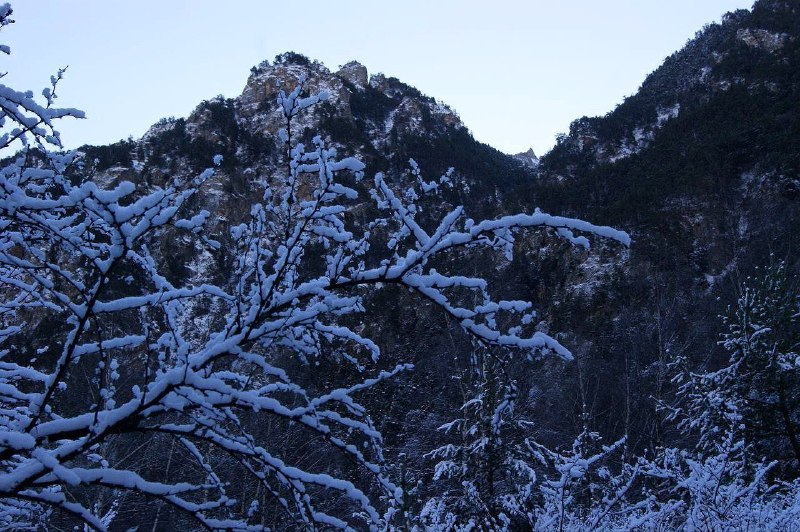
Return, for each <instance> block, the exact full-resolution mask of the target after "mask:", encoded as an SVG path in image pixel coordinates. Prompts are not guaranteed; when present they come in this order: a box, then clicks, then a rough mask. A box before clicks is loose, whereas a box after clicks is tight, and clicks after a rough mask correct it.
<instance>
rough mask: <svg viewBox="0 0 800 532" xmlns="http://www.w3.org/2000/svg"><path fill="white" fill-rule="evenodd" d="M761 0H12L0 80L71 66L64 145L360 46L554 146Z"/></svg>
mask: <svg viewBox="0 0 800 532" xmlns="http://www.w3.org/2000/svg"><path fill="white" fill-rule="evenodd" d="M751 4H752V0H703V1H698V0H672V1H670V2H668V3H665V2H657V1H654V0H648V1H642V0H610V1H605V2H597V1H590V0H576V1H572V2H552V1H550V2H544V1H529V2H522V1H518V2H511V1H503V0H499V1H495V2H477V1H474V2H473V1H452V0H445V1H438V2H430V1H429V0H428V1H423V0H411V1H404V2H391V3H389V2H362V1H340V2H324V1H321V0H312V1H306V2H303V3H290V2H286V3H278V2H272V1H262V2H255V1H248V2H245V1H231V2H225V3H220V2H211V1H206V0H191V1H190V0H181V1H177V0H175V1H170V2H165V1H163V0H161V1H153V0H141V1H137V2H117V1H113V2H112V1H108V0H83V1H81V2H65V1H58V0H37V1H30V0H28V1H25V2H15V3H12V6H13V8H14V19H15V20H16V21H17V22H16V24H14V25H12V26H11V27H8V28H5V29H4V30H3V32H2V36H0V42H2V43H5V44H8V45H10V46H11V48H12V55H11V57H5V58H3V62H4V64H3V65H2V67H0V70H2V71H8V72H9V74H8V76H7V77H6V78H5V79H4V83H6V84H8V85H10V86H13V87H15V88H26V89H31V90H33V91H34V92H35V93H37V94H38V93H40V92H41V89H42V88H43V87H45V86H46V84H47V82H48V79H49V76H50V75H51V74H52V73H54V72H55V71H56V70H57V69H58V67H61V66H65V65H69V70H68V72H67V75H66V78H65V80H64V81H63V83H62V85H61V86H60V87H59V94H60V99H59V104H60V105H61V106H66V107H77V108H80V109H83V110H84V111H86V114H87V117H88V118H87V120H83V121H77V122H75V121H73V122H71V123H69V124H62V125H61V127H60V129H61V131H62V136H63V138H64V140H65V144H66V145H67V146H68V147H76V146H78V145H81V144H85V143H91V144H105V143H110V142H114V141H116V140H119V139H120V138H125V137H127V136H129V135H132V136H133V137H139V136H141V135H142V134H143V133H144V132H145V131H146V130H147V128H148V127H149V126H150V125H152V124H153V123H154V122H156V121H157V120H158V119H159V118H162V117H165V116H176V117H177V116H186V115H187V114H188V113H189V112H191V110H192V109H193V108H194V107H195V106H196V105H197V104H198V103H199V102H200V101H201V100H204V99H208V98H211V97H213V96H215V95H217V94H223V95H224V96H226V97H235V96H237V95H239V94H240V93H241V90H242V88H243V87H244V84H245V81H246V79H247V76H248V75H249V73H250V67H251V66H253V65H256V64H258V63H260V62H261V61H262V60H264V59H270V60H271V59H272V58H273V57H274V56H275V55H277V54H280V53H282V52H285V51H289V50H292V51H295V52H299V53H302V54H304V55H307V56H309V57H310V58H312V59H317V60H319V61H321V62H323V63H324V64H325V65H327V66H328V68H330V69H331V70H337V69H338V67H339V65H342V64H344V63H346V62H348V61H350V60H352V59H356V60H358V61H359V62H361V63H362V64H364V65H365V66H366V67H367V69H368V70H369V72H370V73H376V72H383V73H385V74H387V75H390V76H395V77H397V78H399V79H400V80H402V81H404V82H406V83H408V84H411V85H414V86H415V87H417V88H418V89H420V90H421V91H422V92H423V93H425V94H428V95H430V96H433V97H435V98H436V99H438V100H442V101H444V102H446V103H448V104H449V105H450V106H451V107H453V108H454V109H455V110H456V111H457V112H458V113H459V114H460V116H461V118H462V120H463V121H464V123H465V124H466V125H467V127H469V128H470V130H471V131H472V132H473V134H474V135H475V137H476V138H477V139H478V140H480V141H482V142H486V143H488V144H491V145H492V146H494V147H496V148H498V149H500V150H502V151H504V152H507V153H514V152H519V151H524V150H526V149H528V148H529V147H533V149H534V150H535V151H536V153H537V154H540V155H541V154H542V153H544V152H546V151H547V150H548V149H549V148H550V147H552V145H553V143H554V141H555V136H556V134H558V133H559V132H563V131H566V130H567V129H568V127H569V123H570V122H571V121H572V120H574V119H575V118H578V117H580V116H583V115H589V116H593V115H601V114H605V113H606V112H608V111H610V110H611V109H613V108H614V106H615V105H616V104H617V103H619V102H620V101H622V99H623V98H624V97H625V96H627V95H630V94H632V93H634V92H635V91H636V89H637V88H638V87H639V85H640V84H641V82H642V80H643V79H644V78H645V76H646V75H647V74H648V73H649V72H651V71H652V70H654V69H655V68H656V67H658V65H659V64H660V63H661V62H662V61H663V60H664V58H665V57H666V56H668V55H669V54H671V53H672V52H674V51H676V50H678V49H679V48H681V47H682V46H683V45H684V44H685V43H686V41H687V40H688V39H689V38H691V37H692V36H694V34H695V32H696V31H698V30H700V29H701V28H702V27H703V25H704V24H706V23H710V22H714V21H719V20H720V19H721V16H722V14H723V13H725V12H727V11H732V10H735V9H740V8H749V7H750V6H751Z"/></svg>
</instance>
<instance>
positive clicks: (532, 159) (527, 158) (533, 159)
mask: <svg viewBox="0 0 800 532" xmlns="http://www.w3.org/2000/svg"><path fill="white" fill-rule="evenodd" d="M513 157H514V158H515V159H517V160H518V161H521V162H522V164H524V165H525V166H527V167H529V168H536V167H538V166H539V158H538V157H537V156H536V154H535V153H533V148H528V151H524V152H522V153H517V154H515V155H513Z"/></svg>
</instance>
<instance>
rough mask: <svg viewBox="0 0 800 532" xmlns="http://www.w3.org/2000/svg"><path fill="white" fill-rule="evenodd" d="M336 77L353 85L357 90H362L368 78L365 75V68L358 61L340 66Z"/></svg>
mask: <svg viewBox="0 0 800 532" xmlns="http://www.w3.org/2000/svg"><path fill="white" fill-rule="evenodd" d="M336 75H337V76H339V77H340V78H342V79H344V80H346V81H347V82H349V83H351V84H353V85H354V86H355V87H356V88H358V89H363V88H364V87H366V86H367V84H369V77H368V74H367V67H365V66H364V65H362V64H361V63H359V62H358V61H350V62H349V63H347V64H345V65H342V67H341V68H339V71H338V72H336Z"/></svg>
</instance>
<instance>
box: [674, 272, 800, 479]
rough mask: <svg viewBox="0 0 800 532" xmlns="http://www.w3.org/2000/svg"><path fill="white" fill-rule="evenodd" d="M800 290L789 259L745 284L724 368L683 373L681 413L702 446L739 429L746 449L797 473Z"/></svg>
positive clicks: (725, 342)
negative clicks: (788, 262)
mask: <svg viewBox="0 0 800 532" xmlns="http://www.w3.org/2000/svg"><path fill="white" fill-rule="evenodd" d="M798 318H800V293H798V291H797V288H796V284H795V282H794V280H793V279H792V278H791V277H790V276H789V274H788V272H787V271H786V264H785V263H784V262H783V261H778V262H775V263H774V264H773V265H771V266H770V267H769V268H767V269H766V270H765V271H764V272H763V273H762V274H761V275H760V276H759V277H757V278H748V279H747V280H746V281H745V282H744V283H742V285H741V286H740V288H739V298H738V300H737V302H736V305H735V307H733V308H732V309H730V311H729V314H728V316H726V317H725V318H724V320H725V324H726V325H727V331H726V332H725V333H724V334H723V336H722V339H721V340H720V345H722V347H723V348H724V349H725V351H726V352H727V353H728V356H729V358H728V360H727V363H726V364H725V365H724V366H723V367H722V368H720V369H718V370H716V371H711V372H705V373H692V372H689V371H688V370H686V369H685V368H684V370H683V371H681V372H679V374H678V375H677V376H676V381H677V382H678V383H679V384H680V394H679V395H680V399H681V407H680V408H679V409H677V410H675V411H674V413H673V418H676V419H680V420H681V424H682V426H683V427H684V428H685V429H686V430H687V431H689V432H696V433H697V436H698V438H699V448H700V450H707V449H709V448H712V449H713V448H714V447H715V446H716V445H718V443H719V441H720V438H723V437H726V435H727V434H737V435H738V438H741V439H742V440H743V441H744V442H745V444H744V445H743V446H742V447H741V452H742V453H746V454H747V455H748V456H750V457H752V458H753V459H755V460H756V461H758V460H760V459H761V458H762V457H766V458H768V459H769V460H775V459H777V460H780V461H782V463H783V469H785V472H787V473H790V476H796V475H797V471H798V463H800V364H799V362H800V360H799V359H798V346H800V327H799V326H800V321H799V320H798Z"/></svg>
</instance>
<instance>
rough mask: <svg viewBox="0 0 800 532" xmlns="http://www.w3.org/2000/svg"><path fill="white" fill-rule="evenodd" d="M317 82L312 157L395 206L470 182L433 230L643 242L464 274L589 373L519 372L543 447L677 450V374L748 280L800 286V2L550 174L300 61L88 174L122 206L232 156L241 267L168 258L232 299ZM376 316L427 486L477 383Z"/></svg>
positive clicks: (456, 356)
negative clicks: (300, 94)
mask: <svg viewBox="0 0 800 532" xmlns="http://www.w3.org/2000/svg"><path fill="white" fill-rule="evenodd" d="M299 79H303V80H304V83H305V88H306V89H307V90H308V91H311V92H314V91H319V90H324V91H327V92H328V93H329V94H330V98H329V99H328V101H326V102H325V103H324V104H321V105H318V106H316V107H315V110H314V111H313V113H312V114H310V115H308V116H307V117H304V118H303V119H302V120H303V121H302V123H301V128H300V129H299V130H297V129H295V131H297V133H296V135H298V138H299V140H300V141H301V142H304V143H306V144H310V143H311V142H313V137H314V136H315V135H320V136H321V137H322V138H323V139H325V140H326V141H327V142H328V143H329V144H330V145H332V146H335V147H337V149H338V151H339V153H340V155H357V156H359V157H360V158H361V159H362V160H363V161H364V162H365V163H366V165H367V171H368V172H385V173H386V175H387V178H388V180H389V182H391V183H393V184H395V185H397V186H398V188H399V187H401V186H402V185H403V184H406V183H408V182H409V180H411V179H414V176H413V174H412V172H411V168H412V166H411V165H410V164H409V160H410V159H413V160H414V161H416V163H417V164H418V165H419V168H420V169H421V171H422V173H423V175H425V176H427V177H428V178H431V177H437V176H439V175H441V174H443V173H445V172H448V169H449V168H453V171H452V176H453V180H454V182H455V183H456V185H457V186H456V187H455V188H454V189H453V190H451V191H449V192H445V193H443V196H442V203H443V205H438V206H437V205H430V206H426V208H429V209H430V211H429V212H433V213H436V212H438V210H441V209H442V208H443V207H448V206H452V205H464V206H465V208H466V210H467V212H468V213H469V215H470V216H474V217H475V218H478V217H496V216H499V215H502V214H506V213H510V212H518V211H526V212H532V211H533V210H534V208H536V207H540V208H541V209H542V210H544V211H545V212H549V213H552V214H556V215H565V216H575V217H579V218H582V219H586V220H589V221H591V222H594V223H598V224H604V225H606V224H607V225H612V226H615V227H618V228H620V229H623V230H625V231H628V232H629V233H630V234H631V236H632V237H633V245H632V246H631V248H630V250H625V251H620V250H619V248H618V247H614V246H610V245H605V244H603V243H598V244H597V245H596V246H594V248H593V249H592V250H591V251H588V252H587V251H580V250H578V251H576V250H574V249H572V246H570V245H569V244H566V243H564V242H563V241H562V240H560V239H556V238H549V237H548V236H547V235H540V236H537V237H532V238H531V240H530V241H529V242H528V246H527V247H526V249H523V250H520V252H519V253H516V254H515V256H514V259H513V260H511V261H506V262H500V263H496V262H492V261H490V260H488V259H484V258H483V257H477V258H473V259H469V262H467V259H464V263H463V264H459V266H460V267H462V268H465V269H468V270H470V271H476V272H480V273H481V275H482V276H484V277H487V278H489V279H490V280H493V281H496V282H499V283H500V286H501V287H502V288H501V291H503V292H504V293H502V294H500V295H507V296H509V297H513V296H514V295H515V294H520V293H522V294H525V298H530V299H533V300H534V301H536V303H537V305H538V307H537V311H538V315H537V320H538V328H539V329H540V330H542V331H545V332H548V333H549V334H552V335H554V336H555V337H556V338H557V339H559V341H561V342H562V343H564V344H565V345H567V346H569V348H570V349H571V350H572V351H573V353H574V354H575V355H576V360H575V361H574V362H573V363H571V364H563V363H561V362H557V361H554V360H549V359H545V360H542V361H533V362H530V361H518V362H515V363H514V364H513V365H512V367H511V368H510V376H511V377H513V379H514V382H515V383H517V385H518V388H519V390H523V391H524V393H525V395H524V398H523V399H522V400H520V411H521V414H520V415H521V417H526V418H527V419H531V420H533V422H534V423H535V424H534V425H533V428H531V429H530V430H531V432H532V433H535V435H536V438H537V439H538V440H539V441H543V442H545V443H547V444H552V445H563V444H565V443H567V442H571V441H572V439H573V437H574V435H575V434H577V433H580V432H581V430H582V427H583V425H584V423H589V424H590V425H591V427H592V429H593V430H597V431H598V432H600V433H602V434H604V435H605V436H606V437H607V438H608V439H611V438H616V437H619V436H621V435H623V434H624V435H627V436H628V438H629V439H628V441H627V444H626V445H627V447H626V452H630V453H636V452H643V451H644V450H646V449H650V450H652V449H655V448H659V447H661V446H664V445H667V444H671V443H674V442H675V441H677V440H679V439H680V438H681V436H680V435H679V434H678V433H677V430H676V429H675V428H674V426H673V425H670V424H669V423H667V421H666V420H665V415H664V413H663V411H661V410H659V408H658V406H659V403H658V401H668V400H669V399H670V398H671V397H672V396H674V393H675V389H674V386H672V385H671V383H670V379H671V375H672V372H673V371H674V363H675V362H676V361H678V360H679V358H678V357H679V356H681V357H686V359H687V360H688V361H689V363H690V364H692V366H693V367H696V368H705V367H710V368H713V367H715V365H718V363H719V362H721V361H722V359H723V357H724V353H723V350H722V348H721V347H720V346H719V345H718V343H717V341H718V339H719V334H720V332H721V331H722V330H723V322H722V321H721V320H720V319H719V315H721V314H724V313H725V312H726V308H727V306H728V305H729V304H731V303H733V302H734V301H735V299H736V290H737V287H738V283H739V282H740V280H741V279H743V278H745V277H746V276H748V275H750V274H752V273H754V272H756V271H757V267H763V266H766V265H769V264H770V263H771V262H775V261H777V260H778V259H785V260H786V261H787V263H788V268H789V270H790V271H792V272H797V271H798V268H799V267H800V263H798V260H797V255H796V252H795V250H796V249H797V248H798V246H800V231H798V230H797V229H798V228H800V205H799V204H798V201H799V200H800V105H798V103H797V102H800V5H798V3H797V2H796V1H781V0H759V1H758V2H756V3H755V5H754V6H753V8H752V10H749V11H747V10H741V11H737V12H734V13H729V14H728V15H726V16H725V17H724V18H723V20H722V22H721V23H720V24H712V25H709V26H707V27H705V28H704V29H703V30H702V31H700V32H698V34H697V35H696V36H695V38H694V39H692V40H690V41H689V42H688V43H687V44H686V46H685V47H684V48H683V49H681V50H680V51H678V52H676V53H675V54H673V55H672V56H670V57H669V58H667V59H666V60H665V62H664V63H663V65H662V66H661V67H660V68H658V69H657V70H656V71H655V72H653V73H652V74H650V75H649V76H648V77H647V78H646V79H645V80H644V82H643V83H642V86H641V88H640V89H639V91H638V92H637V93H636V94H634V95H633V96H631V97H629V98H626V99H625V101H623V102H622V103H620V105H619V106H617V107H616V108H615V109H614V110H612V111H611V112H609V113H608V114H607V115H605V116H602V117H592V118H589V117H582V118H579V119H578V120H576V121H574V122H573V123H572V125H571V127H570V130H569V132H568V133H567V134H565V135H563V136H561V137H559V139H558V142H557V144H556V146H555V147H554V148H553V150H551V151H550V152H549V153H547V154H545V155H543V156H542V157H541V158H537V157H536V155H535V154H534V153H533V152H532V151H529V152H526V153H523V154H517V155H514V156H510V155H505V154H503V153H500V152H499V151H497V150H495V149H493V148H491V147H490V146H487V145H484V144H481V143H479V142H477V141H475V140H474V139H473V137H472V136H471V134H470V133H469V130H468V129H467V127H466V126H465V125H464V124H463V123H462V122H461V120H460V118H459V117H458V115H457V113H456V112H455V111H454V110H452V109H451V108H449V107H448V106H447V105H445V104H443V103H442V102H439V101H437V100H435V99H434V98H431V97H429V96H426V95H423V94H421V93H420V92H419V91H418V90H416V89H415V88H413V87H411V86H409V85H406V84H404V83H402V82H401V81H399V80H397V79H395V78H391V77H387V76H385V75H382V74H374V75H372V76H370V75H368V72H367V69H366V67H364V66H363V65H361V64H359V63H357V62H351V63H348V64H346V65H344V66H342V67H341V68H340V69H339V70H338V71H336V72H333V71H331V70H329V69H328V68H326V67H325V66H324V65H322V64H321V63H319V62H316V61H313V60H311V59H308V58H306V57H303V56H301V55H298V54H294V53H287V54H283V55H281V56H278V57H277V58H275V60H274V61H272V62H266V61H265V62H263V63H261V64H260V65H258V66H256V67H254V68H253V69H252V72H251V75H250V78H249V79H248V81H247V85H246V87H245V88H244V91H243V92H242V94H241V95H240V96H239V97H237V98H233V99H225V98H222V97H218V98H215V99H212V100H209V101H206V102H203V103H201V104H200V105H199V106H198V107H197V108H196V109H195V111H194V112H193V113H192V114H191V115H190V116H188V117H187V118H179V119H165V120H162V121H161V122H159V123H158V124H155V125H154V126H153V127H152V128H151V129H150V130H149V131H148V132H147V134H146V135H145V136H144V137H143V138H141V139H139V140H136V141H127V142H120V143H117V144H114V145H110V146H88V147H84V148H83V149H82V150H83V151H84V152H85V154H86V164H87V166H88V168H89V169H90V170H91V171H93V172H95V174H96V175H97V179H98V180H99V181H102V182H105V183H108V184H114V183H115V182H117V181H120V180H123V179H127V180H131V181H135V182H139V183H143V184H154V185H161V184H164V183H165V182H167V181H170V180H176V179H178V180H180V179H187V178H188V177H190V176H192V175H193V174H194V173H196V172H198V171H200V170H201V169H203V168H205V167H207V166H210V165H211V161H212V157H213V156H214V155H215V154H221V155H222V156H223V160H222V165H221V168H220V171H219V172H218V173H217V175H216V176H215V177H214V178H212V179H211V180H210V181H209V182H208V183H207V184H205V185H204V188H203V189H202V190H201V192H200V193H199V195H198V197H197V198H196V199H195V200H194V201H195V202H196V207H197V208H198V209H200V208H202V209H206V210H208V211H210V212H211V213H213V214H214V216H215V217H216V219H215V220H213V222H212V223H211V225H210V228H209V229H210V232H211V233H212V235H213V236H215V237H216V238H217V239H218V240H219V241H220V242H221V243H222V245H223V252H222V253H219V254H217V255H214V254H211V253H209V252H208V251H203V250H200V249H199V248H198V249H195V250H188V251H185V250H184V251H181V250H179V249H178V248H177V247H175V248H173V247H172V246H171V245H170V242H169V239H165V241H164V242H163V243H162V244H161V245H162V248H161V249H160V256H161V257H162V260H164V261H165V264H166V265H167V267H168V271H169V274H170V275H171V276H172V277H173V280H174V281H180V280H183V281H184V282H189V283H199V282H202V280H203V278H205V277H207V276H211V277H214V278H216V279H217V280H219V281H220V282H221V283H222V284H224V283H225V282H227V281H229V277H230V275H231V265H230V264H228V263H227V262H226V256H225V253H224V249H225V246H226V245H230V240H226V238H227V237H226V234H227V233H228V231H227V230H228V228H229V227H230V226H233V225H235V224H237V223H239V221H241V219H242V218H243V217H244V216H245V215H246V214H247V213H248V212H249V207H250V204H251V203H252V202H253V201H254V199H255V198H257V197H259V195H260V194H261V193H262V191H263V188H264V187H265V186H267V187H268V186H269V185H270V183H271V181H272V180H274V179H278V178H280V176H281V175H282V170H281V169H282V167H283V166H284V164H285V162H284V155H285V154H284V151H283V150H284V143H283V141H282V140H281V139H280V136H279V130H280V129H281V128H282V127H284V126H285V124H284V123H283V122H282V118H281V116H282V115H281V113H280V110H279V109H278V103H277V95H278V91H279V90H280V88H281V87H284V86H286V87H288V88H293V87H294V86H295V84H296V83H297V82H298V81H297V80H299ZM281 82H282V83H284V85H281V84H280V83H281ZM353 216H355V217H358V216H359V210H358V209H357V208H354V209H353ZM366 299H367V302H368V303H369V305H370V307H369V309H368V310H369V320H367V321H368V323H365V324H358V325H363V326H365V327H371V328H373V329H374V334H373V337H377V338H380V339H381V344H382V345H381V348H382V350H383V352H384V353H385V355H386V359H387V363H390V362H393V361H410V362H413V363H414V364H415V366H416V369H415V371H414V373H413V375H411V376H407V377H403V378H402V379H399V380H398V382H397V383H396V384H395V385H391V386H389V387H387V389H386V390H385V391H384V392H382V393H383V394H384V395H382V396H381V397H377V398H374V403H373V406H375V407H376V408H377V409H378V414H380V415H379V416H376V419H380V420H381V421H380V426H379V427H378V428H379V429H380V430H381V431H382V433H383V434H384V436H385V438H386V445H387V453H388V454H390V455H391V456H392V457H398V456H401V455H403V454H404V455H405V456H406V457H407V462H405V463H404V466H403V467H405V468H408V471H410V472H413V473H414V474H413V475H411V476H413V477H415V478H420V479H421V478H424V479H426V481H428V480H430V475H429V474H428V473H426V471H428V470H429V469H430V464H429V463H428V462H427V461H426V458H425V454H426V453H427V452H430V450H431V449H432V448H434V447H435V446H436V445H438V444H440V443H442V442H443V441H444V437H443V436H441V435H440V433H439V432H437V430H436V429H437V428H438V427H440V426H441V425H442V424H443V423H445V422H447V421H448V420H450V419H452V417H453V412H454V411H458V409H459V407H460V405H461V404H462V403H463V400H464V397H462V396H461V395H460V394H462V393H463V390H461V389H460V388H459V387H458V386H454V385H453V376H454V374H459V375H460V373H459V372H460V371H462V370H464V369H465V368H467V367H468V366H469V355H468V353H469V345H468V342H466V341H464V339H463V338H462V339H459V338H454V336H453V335H451V334H450V333H451V332H452V330H451V327H452V325H451V324H447V323H443V322H442V319H441V317H440V316H435V315H433V314H432V313H426V312H424V311H418V309H417V310H413V311H412V310H410V309H406V308H403V307H402V306H391V305H390V304H389V303H388V302H389V301H391V298H390V299H380V298H377V297H367V298H366ZM209 314H212V312H211V310H209V309H207V308H199V307H192V308H189V309H188V310H187V313H186V316H184V319H194V320H197V321H198V323H201V322H202V320H204V319H213V316H212V318H209V317H208V316H209ZM426 475H427V476H426ZM420 489H421V490H422V491H421V492H419V497H420V498H421V500H425V499H424V496H425V493H424V489H425V488H424V486H423V487H421V488H420Z"/></svg>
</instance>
